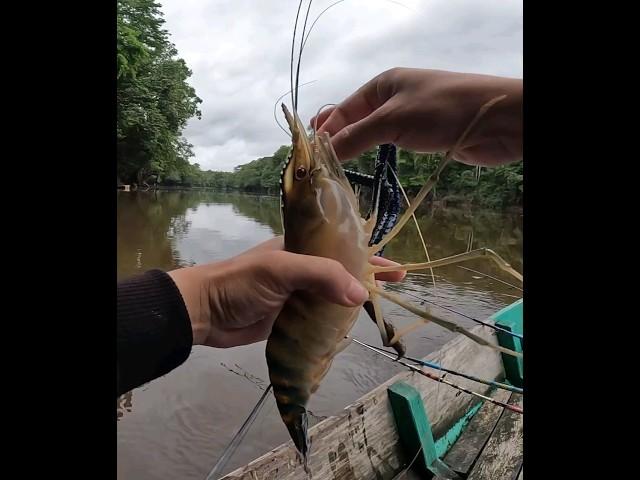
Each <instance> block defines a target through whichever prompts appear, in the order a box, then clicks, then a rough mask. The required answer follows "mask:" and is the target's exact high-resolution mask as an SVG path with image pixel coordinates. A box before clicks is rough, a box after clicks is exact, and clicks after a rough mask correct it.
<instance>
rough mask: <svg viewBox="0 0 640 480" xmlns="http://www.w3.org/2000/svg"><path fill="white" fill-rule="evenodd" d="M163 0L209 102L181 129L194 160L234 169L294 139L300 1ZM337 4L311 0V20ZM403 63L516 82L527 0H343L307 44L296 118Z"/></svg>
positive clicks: (182, 52)
mask: <svg viewBox="0 0 640 480" xmlns="http://www.w3.org/2000/svg"><path fill="white" fill-rule="evenodd" d="M158 1H159V2H160V3H161V4H162V10H163V12H164V15H165V20H166V28H167V29H168V30H169V32H170V34H171V40H172V42H173V43H174V44H175V45H176V47H177V48H178V51H179V55H180V56H181V57H182V58H184V59H185V60H186V62H187V65H188V66H189V67H190V68H191V70H192V71H193V76H192V77H191V79H190V83H191V84H192V85H193V86H194V87H195V89H196V92H197V94H198V96H199V97H200V98H202V100H203V103H202V106H201V107H202V119H201V120H197V119H193V120H191V121H190V122H189V125H188V127H187V128H186V129H185V131H184V135H185V137H186V138H187V140H188V141H189V142H190V143H191V144H193V146H194V153H195V158H192V159H191V161H192V162H197V163H199V164H200V166H201V168H202V169H204V170H206V169H212V170H228V171H230V170H233V168H234V167H235V166H237V165H241V164H243V163H247V162H249V161H251V160H254V159H256V158H258V157H264V156H268V155H270V154H272V153H273V152H275V150H277V148H278V147H279V146H280V145H284V144H288V141H289V139H288V137H287V136H286V135H285V134H284V132H282V130H280V128H279V127H278V126H277V124H276V122H275V119H274V117H273V107H274V103H275V101H276V100H277V99H278V97H280V96H281V95H282V94H284V93H285V92H287V91H288V90H289V63H290V53H291V37H292V34H293V23H294V20H295V14H296V9H297V5H298V0H277V1H272V0H269V1H267V0H158ZM334 1H335V0H315V1H314V2H313V6H312V10H311V14H310V17H309V18H310V20H309V24H310V23H311V19H315V18H316V16H317V15H318V14H319V13H320V12H321V11H322V10H324V9H325V8H326V7H328V6H329V5H330V4H331V3H333V2H334ZM305 3H306V2H305ZM398 3H401V4H402V5H403V6H401V5H398ZM397 66H402V67H418V68H435V69H445V70H452V71H465V72H474V73H486V74H493V75H504V76H510V77H521V76H522V0H397V2H396V0H344V1H343V2H341V3H339V4H338V5H336V6H335V7H333V8H331V9H330V10H328V11H327V12H326V13H325V14H324V15H323V16H322V18H320V20H319V21H318V23H317V24H316V25H315V27H314V29H313V32H312V34H311V36H310V37H309V41H308V43H307V45H306V46H305V50H304V54H303V57H302V66H301V73H300V83H304V82H309V81H313V82H314V83H312V84H310V85H308V86H305V87H302V88H301V89H300V93H299V99H300V100H299V101H300V108H299V113H300V116H301V118H302V119H303V121H307V120H308V119H309V118H311V117H312V116H313V115H314V114H315V112H316V110H317V109H318V108H319V107H321V106H322V105H324V104H327V103H337V102H339V101H341V100H343V99H344V98H345V97H346V96H348V95H349V94H351V93H352V92H353V91H354V90H355V89H357V88H358V87H359V86H360V85H362V84H363V83H365V82H366V81H367V80H369V79H370V78H372V77H373V76H375V75H377V74H378V73H380V72H382V71H384V70H386V69H388V68H392V67H397ZM277 114H278V115H279V118H281V117H282V111H281V110H280V109H279V108H278V110H277ZM281 122H282V123H284V120H283V119H282V120H281Z"/></svg>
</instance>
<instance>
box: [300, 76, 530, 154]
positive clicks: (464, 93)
mask: <svg viewBox="0 0 640 480" xmlns="http://www.w3.org/2000/svg"><path fill="white" fill-rule="evenodd" d="M501 95H507V97H506V98H505V99H504V100H502V101H500V102H498V103H497V104H495V105H494V106H493V107H491V109H490V110H489V111H488V112H487V113H486V114H485V116H484V117H483V118H482V119H481V120H480V122H479V123H478V124H477V125H476V126H475V127H474V128H473V130H472V131H471V132H470V133H469V135H468V136H467V138H466V140H465V142H464V143H463V144H462V145H461V146H460V148H459V149H458V150H457V151H456V152H454V158H455V159H456V160H458V161H461V162H463V163H467V164H471V165H484V166H495V165H501V164H505V163H509V162H514V161H518V160H521V159H522V80H519V79H510V78H501V77H492V76H488V75H474V74H465V73H453V72H445V71H439V70H423V69H411V68H393V69H391V70H388V71H386V72H384V73H382V74H380V75H378V76H376V77H375V78H373V79H372V80H370V81H369V82H367V83H366V84H365V85H364V86H362V87H361V88H360V89H358V90H357V91H356V92H355V93H354V94H352V95H351V96H350V97H348V98H347V99H346V100H344V101H343V102H342V103H340V104H339V105H337V106H335V107H332V108H329V109H327V110H324V111H322V112H321V113H320V114H319V115H318V116H317V117H314V118H312V119H311V122H310V124H311V126H312V127H314V128H315V127H317V130H318V132H328V133H329V135H331V137H332V138H331V142H332V144H333V147H334V149H335V151H336V154H337V155H338V158H340V159H341V160H343V161H346V160H348V159H350V158H354V157H356V156H358V155H359V154H360V153H362V152H365V151H367V150H369V149H371V148H373V147H374V146H376V145H379V144H384V143H393V144H395V145H398V146H399V147H402V148H406V149H408V150H414V151H419V152H428V153H433V152H445V151H448V150H449V149H451V148H452V147H453V146H454V144H455V143H456V141H457V140H458V138H459V137H460V136H461V135H462V133H463V132H464V130H465V129H466V128H467V126H468V125H469V123H470V122H471V120H472V119H473V118H474V116H475V115H476V113H477V112H478V111H479V110H480V108H481V107H482V106H483V105H484V104H485V103H487V102H488V101H489V100H492V99H494V98H496V97H499V96H501Z"/></svg>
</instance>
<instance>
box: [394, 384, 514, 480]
mask: <svg viewBox="0 0 640 480" xmlns="http://www.w3.org/2000/svg"><path fill="white" fill-rule="evenodd" d="M492 397H493V398H495V399H496V400H500V401H504V402H508V403H510V404H517V405H518V406H520V407H522V395H520V394H517V393H513V394H510V393H509V392H506V391H504V390H500V391H497V392H495V393H494V394H493V395H492ZM443 461H444V463H445V464H447V466H449V467H450V468H451V469H452V470H453V471H454V472H455V473H457V474H458V475H459V476H460V478H461V479H463V480H523V478H524V477H523V468H522V415H521V414H518V413H515V412H511V411H508V410H505V409H504V408H502V407H500V406H497V405H493V404H490V403H485V404H484V405H483V406H482V407H481V408H480V410H479V411H478V413H476V415H474V417H473V419H472V420H471V422H469V425H468V426H467V428H466V429H465V430H464V432H463V433H462V434H461V435H460V437H459V438H458V440H457V441H456V442H455V443H454V444H453V446H452V447H451V448H450V449H449V451H448V452H447V454H446V455H445V456H444V458H443ZM422 478H423V477H422V476H421V475H420V474H419V473H417V472H415V471H413V470H409V471H407V472H404V473H401V474H399V475H398V476H397V477H395V478H394V480H420V479H422ZM433 480H445V477H440V476H435V477H433Z"/></svg>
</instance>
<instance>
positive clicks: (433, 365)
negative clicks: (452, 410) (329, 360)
mask: <svg viewBox="0 0 640 480" xmlns="http://www.w3.org/2000/svg"><path fill="white" fill-rule="evenodd" d="M363 343H364V342H363ZM365 345H367V346H368V347H369V348H374V349H376V350H379V351H381V352H385V353H388V354H390V355H391V354H392V353H391V352H389V351H388V350H385V349H384V348H380V347H375V346H373V345H369V344H368V343H367V344H365ZM404 358H406V359H407V360H409V361H411V362H413V363H416V364H418V365H422V366H423V367H429V368H433V369H434V370H441V371H443V372H446V373H450V374H451V375H455V376H456V377H463V378H466V379H468V380H472V381H474V382H477V383H482V384H484V385H488V386H490V387H495V388H499V389H501V390H508V391H510V392H514V393H519V394H523V393H524V391H523V389H522V388H518V387H514V386H513V385H509V384H506V383H500V382H495V381H493V380H485V379H483V378H479V377H476V376H474V375H471V374H468V373H463V372H458V371H456V370H452V369H450V368H445V367H443V366H442V365H438V364H437V363H433V362H428V361H426V360H420V359H417V358H414V357H409V356H405V357H404Z"/></svg>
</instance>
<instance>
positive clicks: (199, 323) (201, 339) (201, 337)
mask: <svg viewBox="0 0 640 480" xmlns="http://www.w3.org/2000/svg"><path fill="white" fill-rule="evenodd" d="M167 273H168V275H169V276H170V277H171V278H172V279H173V281H174V283H175V284H176V286H177V287H178V290H179V291H180V294H181V295H182V299H183V301H184V303H185V306H186V308H187V313H188V314H189V321H190V322H191V331H192V334H193V345H202V344H204V343H205V341H206V339H207V337H208V336H209V334H210V332H211V308H210V304H209V279H208V278H207V275H206V271H204V270H203V269H202V268H201V267H186V268H180V269H177V270H173V271H170V272H167Z"/></svg>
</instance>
